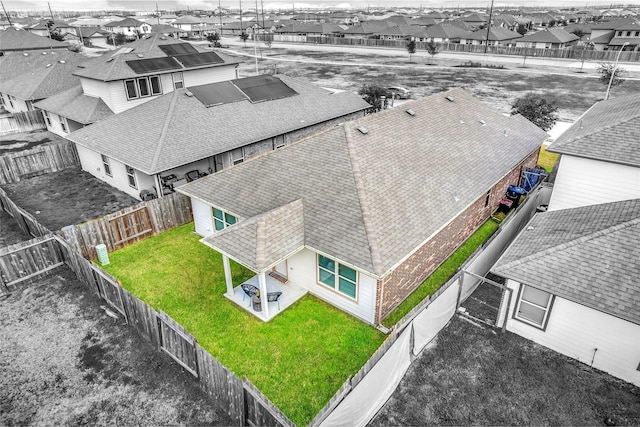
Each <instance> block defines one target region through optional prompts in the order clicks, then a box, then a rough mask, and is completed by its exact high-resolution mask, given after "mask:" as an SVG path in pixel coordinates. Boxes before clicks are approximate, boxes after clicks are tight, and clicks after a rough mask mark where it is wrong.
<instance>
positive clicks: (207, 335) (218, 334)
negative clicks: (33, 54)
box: [104, 223, 385, 425]
mask: <svg viewBox="0 0 640 427" xmlns="http://www.w3.org/2000/svg"><path fill="white" fill-rule="evenodd" d="M193 231H194V228H193V223H190V224H186V225H184V226H181V227H178V228H175V229H173V230H170V231H167V232H165V233H162V234H160V235H158V236H155V237H152V238H149V239H146V240H144V241H143V242H140V243H137V244H135V245H131V246H128V247H126V248H124V249H121V250H118V251H115V252H113V253H111V254H110V261H111V264H109V265H106V266H104V269H105V270H106V271H108V272H109V273H110V274H112V275H113V276H114V277H116V278H117V279H118V280H120V282H121V283H122V286H124V287H125V288H126V289H127V290H129V291H130V292H132V293H133V294H135V295H136V296H137V297H139V298H140V299H142V300H144V301H145V302H147V303H148V304H149V305H151V306H152V307H154V308H155V309H162V310H163V311H165V312H166V313H167V314H169V315H170V316H171V317H172V318H173V319H175V320H176V321H177V322H179V323H180V324H181V325H183V326H184V327H185V328H186V329H187V330H188V331H190V332H191V333H192V334H193V335H194V336H195V337H196V338H197V339H198V342H199V343H200V345H202V347H204V348H205V349H207V350H208V351H209V352H210V353H211V354H212V355H213V356H214V357H216V358H217V359H218V360H219V361H220V362H221V363H222V364H224V365H225V366H227V367H228V368H229V369H231V370H232V371H233V372H235V373H236V374H237V375H238V376H240V377H242V376H246V377H247V378H249V380H250V381H251V382H252V383H253V384H254V385H255V386H256V387H258V388H259V389H260V390H261V391H262V392H263V393H264V394H265V395H266V396H267V397H268V398H269V399H270V400H271V401H272V402H273V403H274V404H275V405H276V406H278V407H279V408H280V409H281V410H282V411H283V412H284V413H285V414H286V415H287V416H288V417H289V418H290V419H291V420H292V421H293V422H295V423H296V424H298V425H306V424H308V423H309V421H311V419H313V417H314V416H315V415H316V414H317V413H318V412H319V411H320V410H321V409H322V408H323V407H324V405H325V404H326V403H327V402H328V401H329V399H330V398H331V397H332V396H333V395H334V394H335V392H336V391H337V390H338V388H340V386H342V384H343V383H344V382H345V381H346V379H347V378H348V377H349V376H350V375H353V374H355V373H356V372H357V371H358V370H359V369H360V368H361V367H362V365H364V363H365V362H366V361H367V360H368V358H369V357H370V356H371V355H372V354H373V353H374V352H375V351H376V349H377V348H378V347H379V346H380V344H381V343H382V342H383V340H384V338H385V336H384V335H383V334H382V333H381V332H380V331H378V330H376V329H375V328H373V327H371V326H369V325H367V324H365V323H363V322H361V321H359V320H357V319H355V318H354V317H352V316H350V315H348V314H346V313H344V312H342V311H340V310H338V309H337V308H334V307H332V306H331V305H329V304H326V303H325V302H323V301H321V300H319V299H318V298H315V297H313V296H311V295H306V296H305V297H303V298H302V299H301V300H300V301H298V302H297V303H296V304H294V305H293V306H291V307H289V308H288V309H286V310H285V311H283V312H282V313H281V314H279V315H278V316H277V317H275V318H274V319H273V320H272V321H271V322H269V323H264V322H262V321H260V320H258V319H256V318H255V317H254V316H252V315H250V314H249V313H247V312H245V311H244V310H243V309H242V308H240V307H238V306H236V305H235V304H234V303H232V302H231V301H229V300H228V299H226V298H225V297H224V296H223V294H224V293H225V292H226V285H225V279H224V272H223V268H222V256H221V255H220V254H219V253H217V252H215V251H214V250H212V249H210V248H208V247H207V246H205V245H203V244H201V243H200V242H199V239H200V237H199V236H197V235H196V234H195V233H194V232H193ZM231 271H232V276H233V283H234V284H235V285H237V284H240V283H241V282H242V281H243V280H245V279H248V278H249V277H251V276H253V275H254V274H253V273H252V272H251V271H249V270H247V269H245V268H244V267H242V266H240V265H238V264H235V263H233V262H232V263H231Z"/></svg>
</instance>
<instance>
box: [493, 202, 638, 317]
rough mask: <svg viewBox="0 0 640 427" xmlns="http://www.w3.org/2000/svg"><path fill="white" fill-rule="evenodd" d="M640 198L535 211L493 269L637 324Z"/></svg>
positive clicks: (505, 275)
mask: <svg viewBox="0 0 640 427" xmlns="http://www.w3.org/2000/svg"><path fill="white" fill-rule="evenodd" d="M639 260H640V199H635V200H626V201H621V202H614V203H607V204H602V205H591V206H585V207H579V208H573V209H562V210H558V211H551V212H546V213H539V214H536V215H535V216H534V217H533V219H532V220H531V222H529V225H528V226H527V228H526V229H525V230H523V231H522V232H521V233H520V235H519V236H518V237H517V238H516V239H515V240H514V242H513V243H512V244H511V246H510V247H509V248H508V249H507V250H506V251H505V253H504V254H503V255H502V257H501V258H500V259H499V260H498V262H497V263H496V265H495V266H494V267H493V268H492V271H493V272H494V273H496V274H499V275H501V276H504V277H507V278H510V279H514V280H517V281H519V282H521V283H525V284H527V285H530V286H533V287H536V288H539V289H542V290H544V291H547V292H551V293H552V294H554V295H558V296H560V297H563V298H566V299H569V300H571V301H575V302H577V303H580V304H583V305H586V306H587V307H591V308H594V309H596V310H600V311H603V312H605V313H609V314H612V315H614V316H617V317H620V318H622V319H625V320H628V321H630V322H633V323H637V324H640V261H639Z"/></svg>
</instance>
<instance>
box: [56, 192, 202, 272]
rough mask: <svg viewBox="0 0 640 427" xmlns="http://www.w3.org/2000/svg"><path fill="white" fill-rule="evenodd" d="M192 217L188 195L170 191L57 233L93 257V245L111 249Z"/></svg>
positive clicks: (126, 244) (190, 219)
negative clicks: (159, 196)
mask: <svg viewBox="0 0 640 427" xmlns="http://www.w3.org/2000/svg"><path fill="white" fill-rule="evenodd" d="M192 220H193V217H192V214H191V203H190V201H189V198H188V197H187V196H184V195H182V194H178V193H174V194H171V195H168V196H165V197H162V198H159V199H153V200H149V201H146V202H142V203H140V204H137V205H135V206H130V207H128V208H125V209H123V210H121V211H119V212H115V213H112V214H110V215H107V216H105V217H102V218H98V219H95V220H92V221H89V222H85V223H83V224H79V225H71V226H68V227H64V228H63V229H62V230H61V234H62V235H63V236H64V238H65V239H66V240H67V241H68V242H69V243H70V244H71V245H72V246H73V247H74V248H75V249H76V250H77V251H79V252H80V253H81V254H82V256H84V257H85V258H87V259H90V260H95V259H96V258H97V257H98V255H97V253H96V245H99V244H104V245H106V247H107V250H108V251H109V252H111V251H114V250H116V249H120V248H123V247H125V246H128V245H130V244H133V243H136V242H138V241H140V240H144V239H146V238H147V237H150V236H155V235H156V234H159V233H162V232H163V231H167V230H169V229H171V228H174V227H177V226H179V225H183V224H186V223H188V222H191V221H192Z"/></svg>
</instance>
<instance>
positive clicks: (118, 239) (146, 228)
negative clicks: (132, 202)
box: [107, 205, 153, 249]
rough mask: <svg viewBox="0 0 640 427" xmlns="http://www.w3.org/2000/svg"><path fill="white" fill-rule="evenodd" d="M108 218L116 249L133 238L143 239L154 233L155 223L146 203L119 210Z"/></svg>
mask: <svg viewBox="0 0 640 427" xmlns="http://www.w3.org/2000/svg"><path fill="white" fill-rule="evenodd" d="M107 220H108V222H109V232H110V234H111V241H112V242H113V247H114V249H116V248H117V247H118V246H120V245H125V244H126V243H128V242H130V241H131V240H141V239H143V238H144V237H147V236H148V235H149V234H153V224H152V222H151V219H150V218H149V210H148V208H147V206H146V205H145V206H141V207H139V208H136V209H134V210H132V211H129V212H119V213H117V214H115V215H114V216H110V217H108V218H107Z"/></svg>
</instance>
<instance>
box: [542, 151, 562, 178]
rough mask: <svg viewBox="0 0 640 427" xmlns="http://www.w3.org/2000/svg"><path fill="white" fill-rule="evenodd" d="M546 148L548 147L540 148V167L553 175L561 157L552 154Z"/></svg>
mask: <svg viewBox="0 0 640 427" xmlns="http://www.w3.org/2000/svg"><path fill="white" fill-rule="evenodd" d="M546 148H547V146H546V145H543V146H542V148H540V155H539V156H538V165H540V166H542V167H543V168H544V169H545V170H546V171H547V172H549V173H551V171H552V170H553V167H554V166H555V164H556V162H557V161H558V157H560V155H559V154H556V153H550V152H548V151H547V150H546Z"/></svg>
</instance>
